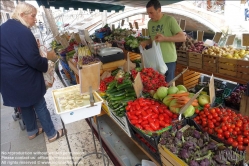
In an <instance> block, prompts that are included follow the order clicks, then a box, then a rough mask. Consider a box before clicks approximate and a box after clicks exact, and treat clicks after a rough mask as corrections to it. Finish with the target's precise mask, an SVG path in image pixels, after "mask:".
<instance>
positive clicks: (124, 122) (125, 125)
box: [108, 107, 131, 137]
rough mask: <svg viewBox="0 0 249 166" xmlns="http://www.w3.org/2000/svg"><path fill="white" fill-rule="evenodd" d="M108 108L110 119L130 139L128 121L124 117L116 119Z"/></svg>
mask: <svg viewBox="0 0 249 166" xmlns="http://www.w3.org/2000/svg"><path fill="white" fill-rule="evenodd" d="M108 108H109V111H110V117H111V118H112V119H113V120H114V121H115V122H116V123H117V124H118V125H119V126H120V127H121V128H122V129H123V131H124V132H125V133H126V134H127V135H128V136H129V137H131V132H130V128H129V126H128V121H127V119H126V117H125V116H123V117H118V116H116V115H115V113H114V112H113V110H112V109H111V108H110V107H108Z"/></svg>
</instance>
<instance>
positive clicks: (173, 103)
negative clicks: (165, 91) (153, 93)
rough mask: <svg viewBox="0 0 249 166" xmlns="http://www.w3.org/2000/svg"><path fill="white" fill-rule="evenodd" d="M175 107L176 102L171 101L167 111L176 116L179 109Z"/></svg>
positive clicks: (174, 100)
mask: <svg viewBox="0 0 249 166" xmlns="http://www.w3.org/2000/svg"><path fill="white" fill-rule="evenodd" d="M176 106H177V100H176V99H173V100H171V102H170V103H169V109H170V111H171V112H173V113H175V114H178V113H179V111H180V108H178V107H176Z"/></svg>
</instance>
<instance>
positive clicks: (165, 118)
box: [126, 98, 178, 131]
mask: <svg viewBox="0 0 249 166" xmlns="http://www.w3.org/2000/svg"><path fill="white" fill-rule="evenodd" d="M126 111H127V117H128V119H129V120H130V122H131V124H132V125H134V126H135V127H137V128H139V129H141V130H147V131H157V130H161V129H163V128H165V127H168V126H170V124H171V122H172V120H173V119H176V118H177V117H178V115H176V114H173V113H172V112H170V111H169V110H168V108H167V106H166V105H164V104H161V103H159V102H157V101H154V100H152V99H147V98H139V99H136V100H134V101H129V102H128V105H127V106H126Z"/></svg>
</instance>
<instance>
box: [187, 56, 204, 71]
mask: <svg viewBox="0 0 249 166" xmlns="http://www.w3.org/2000/svg"><path fill="white" fill-rule="evenodd" d="M188 66H190V67H192V68H197V69H202V54H200V53H196V52H189V53H188Z"/></svg>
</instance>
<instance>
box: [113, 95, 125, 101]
mask: <svg viewBox="0 0 249 166" xmlns="http://www.w3.org/2000/svg"><path fill="white" fill-rule="evenodd" d="M122 99H125V96H118V97H111V101H117V100H122Z"/></svg>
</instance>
